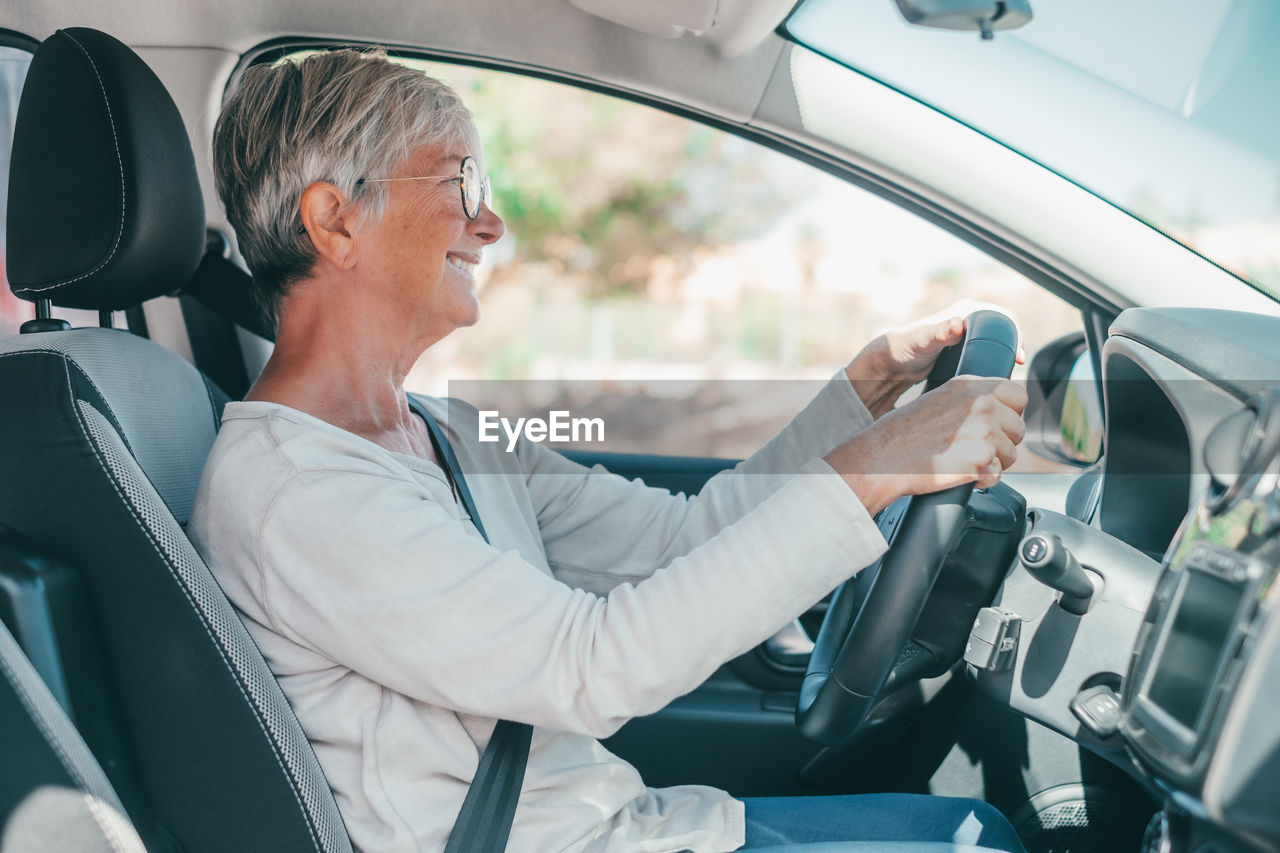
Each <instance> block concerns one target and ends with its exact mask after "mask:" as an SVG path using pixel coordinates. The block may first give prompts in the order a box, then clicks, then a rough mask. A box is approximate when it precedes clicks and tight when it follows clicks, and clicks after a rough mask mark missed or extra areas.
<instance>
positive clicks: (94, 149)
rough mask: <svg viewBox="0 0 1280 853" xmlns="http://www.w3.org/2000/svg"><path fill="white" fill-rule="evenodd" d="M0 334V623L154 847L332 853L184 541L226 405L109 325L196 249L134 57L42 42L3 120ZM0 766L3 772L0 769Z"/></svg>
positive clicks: (160, 93)
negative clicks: (25, 314) (79, 314)
mask: <svg viewBox="0 0 1280 853" xmlns="http://www.w3.org/2000/svg"><path fill="white" fill-rule="evenodd" d="M9 188H10V189H9V192H10V195H9V209H8V229H9V230H8V277H9V282H10V286H11V288H12V289H13V292H14V293H15V294H17V295H18V296H19V297H22V298H24V299H28V300H30V301H35V302H36V303H37V311H36V315H37V318H38V319H36V320H34V321H32V322H30V323H28V324H26V325H25V326H24V332H26V333H25V334H22V335H18V336H13V337H10V338H5V339H2V340H0V400H3V403H2V404H0V598H3V599H4V600H3V601H0V615H5V614H7V615H8V621H9V622H10V624H11V625H13V626H15V630H14V634H15V636H16V637H17V639H18V641H19V642H20V643H23V644H24V645H26V646H30V647H31V650H32V651H33V652H39V653H40V654H39V655H36V654H32V655H30V656H31V657H32V659H33V660H35V658H36V657H37V656H38V657H39V658H40V661H41V662H42V663H41V668H42V675H44V676H45V677H46V678H47V679H48V680H49V681H50V682H51V683H53V684H55V685H61V688H60V690H55V695H57V694H59V693H61V695H60V698H61V699H62V700H63V701H64V702H65V704H66V706H67V710H68V711H69V712H70V716H71V717H72V719H73V721H74V722H75V724H76V725H77V726H78V727H79V729H80V731H81V732H82V733H84V734H85V740H86V741H87V742H88V744H89V746H90V748H91V749H93V750H94V753H95V755H97V756H98V758H99V760H100V762H101V764H102V766H103V768H104V769H105V771H106V773H107V776H108V777H109V778H110V779H111V781H112V783H113V784H114V785H115V787H116V790H117V791H119V792H120V796H121V799H122V801H123V803H124V805H125V808H126V809H127V810H128V812H129V815H130V817H131V818H132V819H133V821H134V823H135V824H136V826H137V827H138V830H139V832H140V833H141V835H142V837H143V839H144V840H145V841H146V843H147V846H148V848H150V849H152V850H163V849H170V848H179V849H182V850H185V851H201V850H235V851H249V850H271V851H291V850H317V851H345V850H350V849H351V845H350V841H349V839H348V837H347V834H346V830H345V828H344V827H343V824H342V821H341V819H340V817H339V814H338V811H337V807H336V805H335V803H334V799H333V796H332V793H331V792H330V790H329V787H328V785H327V783H326V782H325V780H324V777H323V775H322V774H321V771H320V767H319V765H318V763H317V761H316V759H315V755H314V754H313V752H312V750H311V747H310V745H309V744H308V742H307V739H306V737H305V735H304V734H303V732H302V729H301V728H300V726H299V725H298V722H297V720H296V718H295V717H294V715H293V713H292V711H291V710H290V708H289V706H288V704H287V703H286V701H285V698H284V695H283V694H282V693H281V691H280V688H279V685H277V684H276V682H275V679H274V678H273V677H272V675H271V673H270V671H269V670H268V668H267V666H266V664H265V662H264V661H263V659H262V656H261V655H260V654H259V652H258V650H257V648H256V647H255V646H254V644H253V642H252V641H251V640H250V638H249V636H248V634H247V633H246V632H245V630H244V627H243V625H242V624H241V623H240V621H239V619H238V618H237V616H236V614H235V613H234V612H233V611H232V609H231V607H230V605H229V604H228V602H227V600H226V599H225V597H224V596H223V595H222V593H221V591H220V590H219V589H218V587H217V585H216V583H215V582H214V580H213V578H212V576H211V575H210V574H209V572H208V570H207V568H206V567H205V565H204V563H203V562H202V561H201V559H200V556H199V555H198V554H197V553H196V551H195V549H194V548H193V547H192V546H191V543H190V542H189V541H188V540H187V537H186V535H185V534H184V531H183V526H184V525H185V523H186V522H187V519H188V514H189V512H190V510H191V504H192V499H193V495H194V492H195V488H196V485H197V482H198V480H199V477H200V472H201V469H202V467H203V465H204V460H205V457H206V454H207V453H208V451H209V448H210V446H211V444H212V442H213V439H214V435H215V433H216V430H217V427H218V423H219V418H220V415H221V409H222V406H223V404H224V403H225V401H226V396H225V395H224V394H222V392H221V391H219V390H218V389H217V388H216V387H214V386H213V384H212V383H210V382H209V381H208V380H207V379H206V378H205V377H204V376H202V375H201V374H200V372H199V371H197V370H196V369H195V368H194V367H193V366H192V365H191V364H189V363H188V362H186V361H184V360H183V359H182V358H180V357H179V356H177V355H175V354H174V353H172V352H170V351H168V350H166V349H164V348H162V347H160V346H158V345H156V344H154V343H152V342H150V341H148V340H146V339H144V338H141V337H138V336H135V335H133V334H130V333H129V332H126V331H123V330H113V329H109V328H88V329H74V330H69V329H64V328H62V327H63V326H64V325H65V324H63V323H60V322H58V321H56V320H55V319H52V318H51V317H50V314H51V305H55V306H56V305H65V306H71V307H78V308H88V309H97V310H99V311H114V310H120V309H124V308H126V307H129V306H133V305H137V304H139V303H141V302H142V301H144V300H147V299H151V298H153V297H158V296H161V295H164V294H168V293H172V292H173V291H175V290H177V289H178V288H179V287H180V286H182V285H183V283H184V282H185V281H186V280H187V278H189V277H190V276H191V273H192V271H193V270H194V269H195V268H196V265H197V264H198V263H199V261H200V258H201V254H202V251H203V246H204V233H205V232H204V227H205V222H204V207H203V202H202V199H201V195H200V188H199V184H198V181H197V177H196V170H195V164H194V158H193V156H192V152H191V146H190V142H189V140H188V137H187V134H186V131H185V129H184V126H183V123H182V120H181V117H180V115H179V113H178V110H177V108H176V106H175V105H174V103H173V101H172V99H171V98H170V97H169V95H168V93H167V92H166V91H165V89H164V86H163V85H162V84H161V83H160V81H159V79H158V78H157V77H156V76H155V74H153V73H152V72H151V70H150V69H149V68H147V66H146V65H145V64H144V63H143V62H142V60H141V59H140V58H139V57H138V56H137V55H136V54H134V53H133V51H131V50H130V49H129V48H127V47H126V46H125V45H123V44H121V43H120V42H118V41H116V40H115V39H113V38H111V37H109V36H107V35H104V34H103V33H100V32H96V31H94V30H88V29H67V30H60V31H58V32H56V33H55V34H54V35H52V36H50V37H49V39H48V40H47V41H45V42H44V44H43V45H42V46H41V47H40V49H39V51H38V52H37V53H36V55H35V58H34V59H33V61H32V63H31V67H30V71H29V73H28V75H27V80H26V84H25V87H24V90H23V93H22V98H21V102H20V106H19V110H18V116H17V120H16V129H15V136H14V142H13V155H12V161H11V174H10V184H9ZM4 772H5V771H4V770H3V768H0V774H3V773H4Z"/></svg>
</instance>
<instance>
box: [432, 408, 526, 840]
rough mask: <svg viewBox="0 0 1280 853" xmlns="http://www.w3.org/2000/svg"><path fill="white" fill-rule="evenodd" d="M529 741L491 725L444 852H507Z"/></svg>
mask: <svg viewBox="0 0 1280 853" xmlns="http://www.w3.org/2000/svg"><path fill="white" fill-rule="evenodd" d="M409 408H411V409H413V411H414V412H416V413H417V414H418V415H419V416H420V417H421V418H422V419H423V420H424V421H426V422H427V429H428V430H429V431H430V433H431V443H432V444H434V445H435V449H436V455H437V456H439V457H440V461H441V462H442V463H444V464H443V467H444V469H445V471H447V472H448V473H449V476H450V478H451V479H452V480H453V487H454V488H455V489H456V490H457V492H458V499H459V500H460V501H462V506H463V507H464V508H465V509H466V511H467V512H468V513H469V514H470V515H471V522H472V523H473V524H475V526H476V530H477V531H479V532H480V535H481V537H483V538H484V541H486V542H488V541H489V536H488V534H486V533H485V531H484V524H482V523H481V521H480V512H479V510H478V509H476V503H475V500H474V499H473V498H472V497H471V490H470V489H468V488H467V481H466V478H464V477H463V476H462V466H461V465H459V464H458V457H457V456H456V455H454V452H453V447H452V446H450V444H449V439H448V437H446V436H445V434H444V430H443V429H441V428H440V424H439V423H437V422H436V419H435V418H434V417H432V416H431V413H430V412H428V411H427V408H426V406H423V405H422V404H421V403H419V402H418V401H417V400H416V399H414V398H413V397H409ZM532 738H533V726H531V725H529V724H528V723H513V722H512V721H510V720H499V721H498V724H497V725H496V726H494V729H493V735H492V736H491V737H490V738H489V745H488V746H486V747H485V750H484V755H482V756H480V765H479V767H477V768H476V775H475V778H473V779H472V780H471V787H470V788H468V789H467V796H466V798H465V799H464V800H463V801H462V808H461V809H460V810H459V811H458V818H457V820H455V821H454V823H453V831H452V832H451V833H449V842H448V844H446V845H445V848H444V853H503V851H505V850H506V849H507V838H508V837H509V836H510V835H511V822H512V821H513V820H514V819H515V815H516V802H517V801H518V800H519V799H520V786H521V784H522V783H523V782H524V769H525V765H526V764H527V763H528V761H529V743H530V741H531V740H532Z"/></svg>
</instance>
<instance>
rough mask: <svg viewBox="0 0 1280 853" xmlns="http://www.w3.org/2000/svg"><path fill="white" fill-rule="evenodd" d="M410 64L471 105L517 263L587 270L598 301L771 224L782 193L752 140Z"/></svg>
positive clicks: (592, 97)
mask: <svg viewBox="0 0 1280 853" xmlns="http://www.w3.org/2000/svg"><path fill="white" fill-rule="evenodd" d="M411 64H413V65H414V66H415V67H421V68H423V69H424V70H425V71H426V72H427V73H428V74H431V75H432V76H435V77H439V78H440V79H443V80H445V81H446V82H448V83H449V84H450V85H451V86H453V87H454V89H455V90H457V91H458V93H459V94H460V95H461V96H462V98H463V100H464V101H465V102H466V104H467V106H468V107H469V108H470V109H471V112H472V114H473V115H474V117H475V122H476V127H477V128H478V130H479V131H480V138H481V140H482V141H483V144H484V149H485V150H484V160H485V166H486V169H487V171H488V173H489V177H490V180H491V182H492V186H493V197H494V202H493V206H494V209H495V210H497V211H498V213H499V214H500V215H501V216H502V217H503V219H505V220H506V223H507V233H508V237H507V238H506V239H508V240H510V241H511V242H512V244H513V246H514V249H513V251H514V256H513V257H511V259H510V262H511V263H512V264H523V263H531V262H532V263H546V264H548V265H550V266H551V268H552V270H553V271H554V272H555V273H556V274H558V275H561V276H570V277H573V278H581V285H582V291H581V292H583V293H584V294H586V295H588V296H589V297H592V298H601V297H606V296H609V295H620V294H627V293H630V294H634V295H644V294H645V292H646V289H647V288H648V286H649V284H650V282H651V281H653V279H654V264H655V262H658V261H659V260H664V261H670V260H672V259H674V260H675V261H676V262H677V264H678V265H679V266H682V267H684V266H687V264H688V262H689V261H691V259H692V257H693V255H694V253H695V252H697V251H698V250H702V249H714V248H716V247H717V246H721V245H725V244H727V243H732V242H735V241H737V240H739V239H741V238H743V237H744V236H746V235H748V234H751V233H753V232H754V231H757V230H759V229H762V228H764V227H765V226H766V225H767V224H768V223H769V222H770V221H772V217H771V215H770V211H771V210H773V209H776V207H777V204H778V203H779V201H780V199H779V198H778V197H777V195H776V190H775V191H773V192H774V193H775V194H773V195H770V190H769V185H768V184H767V182H766V183H765V184H763V185H762V183H761V182H759V181H757V180H752V172H753V170H756V169H758V168H759V167H758V166H757V165H756V162H755V160H754V158H752V157H751V156H750V152H749V151H748V150H747V148H748V147H749V145H748V144H747V143H742V142H741V141H740V140H737V139H734V138H732V137H726V136H725V135H724V134H721V133H718V132H716V131H714V130H711V129H709V128H706V127H703V126H701V125H697V124H694V123H693V122H689V121H687V120H685V119H682V118H678V117H675V116H671V115H668V114H666V113H663V112H660V111H658V110H655V109H651V108H645V107H640V106H636V105H633V104H629V103H626V102H623V101H619V100H617V99H615V98H610V97H606V96H604V95H598V94H595V93H592V92H587V91H583V90H579V89H575V88H572V87H569V86H564V85H560V84H554V83H548V82H546V81H544V80H533V79H528V78H524V77H519V76H516V75H511V74H504V73H501V72H494V71H488V70H478V69H471V68H465V67H460V66H453V65H444V64H439V63H429V62H418V61H415V62H412V63H411ZM636 139H643V140H645V145H644V146H641V147H638V146H636V145H635V144H634V140H636ZM762 187H763V189H762ZM762 193H763V194H764V196H765V197H761V194H762ZM500 281H501V276H497V277H496V279H495V283H498V282H500Z"/></svg>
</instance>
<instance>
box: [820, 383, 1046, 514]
mask: <svg viewBox="0 0 1280 853" xmlns="http://www.w3.org/2000/svg"><path fill="white" fill-rule="evenodd" d="M1026 405H1027V392H1026V391H1025V390H1024V389H1023V388H1022V386H1021V385H1019V384H1018V383H1016V382H1013V381H1011V380H1008V379H985V378H979V377H975V376H957V377H955V378H954V379H952V380H950V381H948V382H947V383H946V384H945V385H942V386H941V387H939V388H936V389H934V390H933V391H930V392H929V393H928V394H924V395H921V396H920V397H919V398H917V399H916V400H913V401H912V402H911V403H909V404H907V405H906V406H903V407H901V408H898V409H896V410H894V411H892V412H890V413H888V414H886V415H885V416H884V417H882V418H880V419H879V420H877V421H876V422H875V423H873V424H872V425H871V426H869V427H868V428H867V429H865V430H863V431H862V432H860V433H858V434H857V435H855V436H854V437H853V438H851V439H849V440H848V441H846V442H845V443H844V444H842V445H840V446H839V447H837V448H836V449H835V450H833V451H831V452H830V453H828V454H827V455H826V456H825V457H824V459H825V460H826V462H827V464H829V465H830V466H831V467H832V468H834V469H835V470H836V471H837V472H839V473H840V474H841V475H842V476H843V477H844V478H845V481H846V482H848V484H849V486H850V488H852V489H853V491H854V493H855V494H857V496H858V498H859V499H860V500H861V501H862V503H863V505H864V506H865V507H866V508H867V511H868V512H869V513H871V514H872V515H875V514H876V513H877V512H879V511H880V510H882V509H884V508H885V507H886V506H888V505H889V504H891V503H893V502H894V501H895V500H897V499H898V498H900V497H902V496H903V495H923V494H927V493H929V492H938V491H942V490H943V489H947V488H950V487H952V486H958V485H961V484H963V483H974V484H976V485H977V486H978V487H979V488H987V487H990V486H994V485H995V484H996V483H997V482H999V481H1000V475H1001V473H1002V472H1003V471H1004V469H1006V468H1008V467H1009V466H1010V465H1012V464H1013V462H1014V460H1015V459H1016V458H1017V456H1018V452H1017V445H1018V444H1019V443H1020V442H1021V441H1022V438H1023V436H1024V434H1025V433H1026V425H1025V424H1024V423H1023V421H1022V411H1023V409H1024V408H1026Z"/></svg>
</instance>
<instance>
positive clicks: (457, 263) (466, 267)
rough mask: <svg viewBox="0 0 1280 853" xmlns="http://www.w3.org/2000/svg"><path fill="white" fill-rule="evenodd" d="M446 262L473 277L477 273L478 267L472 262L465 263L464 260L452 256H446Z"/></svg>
mask: <svg viewBox="0 0 1280 853" xmlns="http://www.w3.org/2000/svg"><path fill="white" fill-rule="evenodd" d="M445 260H447V261H448V262H449V263H450V264H452V265H453V266H454V267H455V268H456V269H460V270H462V271H463V272H464V273H466V274H467V275H471V274H472V273H473V272H475V269H476V265H475V264H473V263H471V262H470V261H464V260H463V259H462V258H455V257H453V256H452V255H448V256H446V257H445Z"/></svg>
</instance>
